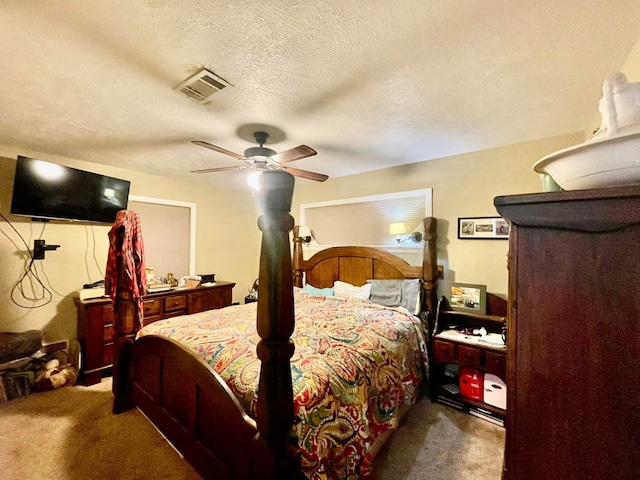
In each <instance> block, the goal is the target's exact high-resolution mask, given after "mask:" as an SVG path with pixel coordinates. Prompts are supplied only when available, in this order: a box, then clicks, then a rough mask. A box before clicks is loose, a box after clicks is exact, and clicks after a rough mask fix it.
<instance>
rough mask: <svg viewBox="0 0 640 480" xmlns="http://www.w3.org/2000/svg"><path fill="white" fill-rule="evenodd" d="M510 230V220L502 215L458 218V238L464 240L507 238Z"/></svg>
mask: <svg viewBox="0 0 640 480" xmlns="http://www.w3.org/2000/svg"><path fill="white" fill-rule="evenodd" d="M509 230H510V225H509V222H508V221H507V220H505V219H504V218H502V217H464V218H460V217H459V218H458V238H460V239H463V240H498V239H504V240H506V239H508V238H509Z"/></svg>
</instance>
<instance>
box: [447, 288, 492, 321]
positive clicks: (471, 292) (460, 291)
mask: <svg viewBox="0 0 640 480" xmlns="http://www.w3.org/2000/svg"><path fill="white" fill-rule="evenodd" d="M446 296H447V299H448V300H449V305H450V306H451V308H453V309H454V310H458V311H459V312H466V313H475V314H477V315H486V313H487V286H486V285H475V284H472V283H454V282H449V284H448V285H447V292H446Z"/></svg>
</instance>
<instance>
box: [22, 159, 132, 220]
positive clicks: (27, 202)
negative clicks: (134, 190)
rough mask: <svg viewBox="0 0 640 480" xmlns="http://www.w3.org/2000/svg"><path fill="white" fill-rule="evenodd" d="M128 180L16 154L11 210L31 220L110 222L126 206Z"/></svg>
mask: <svg viewBox="0 0 640 480" xmlns="http://www.w3.org/2000/svg"><path fill="white" fill-rule="evenodd" d="M129 187H130V182H129V181H128V180H120V179H118V178H112V177H107V176H105V175H99V174H97V173H91V172H85V171H83V170H78V169H76V168H71V167H65V166H62V165H58V164H56V163H50V162H45V161H44V160H37V159H35V158H29V157H23V156H18V162H17V165H16V175H15V178H14V181H13V196H12V199H11V213H12V214H13V215H24V216H27V217H32V218H34V219H55V220H75V221H84V222H97V223H113V221H114V220H115V218H116V213H117V212H118V211H119V210H124V209H126V208H127V203H128V201H129Z"/></svg>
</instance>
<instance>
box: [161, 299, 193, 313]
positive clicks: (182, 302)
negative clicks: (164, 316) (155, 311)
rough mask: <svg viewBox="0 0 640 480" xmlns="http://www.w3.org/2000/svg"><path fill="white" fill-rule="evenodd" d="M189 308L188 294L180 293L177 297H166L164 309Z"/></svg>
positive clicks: (170, 310)
mask: <svg viewBox="0 0 640 480" xmlns="http://www.w3.org/2000/svg"><path fill="white" fill-rule="evenodd" d="M186 308H187V296H186V295H180V296H177V295H176V296H175V297H167V298H165V299H164V311H165V312H175V311H176V310H185V309H186Z"/></svg>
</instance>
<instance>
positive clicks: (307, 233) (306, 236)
mask: <svg viewBox="0 0 640 480" xmlns="http://www.w3.org/2000/svg"><path fill="white" fill-rule="evenodd" d="M298 237H300V238H301V239H302V241H303V242H304V243H309V242H310V241H311V230H310V229H309V227H307V226H306V225H302V226H300V227H298Z"/></svg>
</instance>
